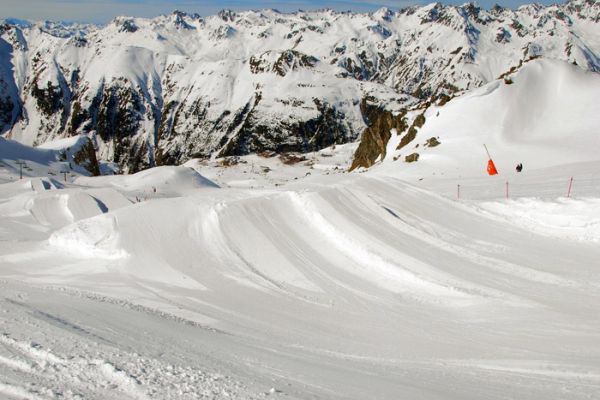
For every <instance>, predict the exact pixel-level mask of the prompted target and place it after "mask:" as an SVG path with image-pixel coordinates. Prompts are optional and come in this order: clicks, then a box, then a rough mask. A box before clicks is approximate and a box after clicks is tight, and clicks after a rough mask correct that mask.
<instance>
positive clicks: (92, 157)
mask: <svg viewBox="0 0 600 400" xmlns="http://www.w3.org/2000/svg"><path fill="white" fill-rule="evenodd" d="M73 161H74V162H75V163H76V164H77V165H80V166H82V167H83V168H85V169H86V170H87V171H88V172H89V173H90V174H91V175H92V176H99V175H100V164H99V163H98V159H97V158H96V148H95V147H94V143H92V141H91V140H90V139H87V141H86V142H85V144H83V145H82V146H81V147H80V149H79V150H78V151H77V152H75V153H74V154H73Z"/></svg>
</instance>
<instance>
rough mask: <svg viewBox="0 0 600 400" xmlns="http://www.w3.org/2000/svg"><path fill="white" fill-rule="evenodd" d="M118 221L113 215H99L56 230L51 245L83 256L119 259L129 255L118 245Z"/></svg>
mask: <svg viewBox="0 0 600 400" xmlns="http://www.w3.org/2000/svg"><path fill="white" fill-rule="evenodd" d="M116 225H117V221H116V218H115V217H114V216H112V215H98V216H96V217H92V218H88V219H85V220H82V221H79V222H77V223H75V224H72V225H69V226H66V227H64V228H63V229H60V230H58V231H56V232H54V233H53V234H52V235H51V236H50V238H49V239H48V243H49V244H50V246H53V247H57V248H59V249H61V250H63V251H66V252H68V253H71V254H75V255H79V256H82V257H98V258H107V259H118V258H122V257H125V256H127V253H125V252H124V251H123V250H122V249H120V248H119V247H118V239H119V238H118V234H117V232H116Z"/></svg>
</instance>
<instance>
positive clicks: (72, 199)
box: [27, 190, 110, 228]
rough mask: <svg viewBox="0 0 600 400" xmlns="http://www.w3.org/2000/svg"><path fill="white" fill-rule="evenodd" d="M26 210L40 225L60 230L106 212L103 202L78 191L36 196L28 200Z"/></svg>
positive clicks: (53, 192) (51, 192)
mask: <svg viewBox="0 0 600 400" xmlns="http://www.w3.org/2000/svg"><path fill="white" fill-rule="evenodd" d="M109 198H110V197H109ZM27 208H28V210H29V212H30V213H31V214H32V215H33V216H34V217H35V219H36V220H37V221H38V222H39V223H40V224H42V225H44V226H50V227H53V228H60V227H63V226H66V225H69V224H71V223H73V222H76V221H79V220H82V219H85V218H90V217H94V216H96V215H99V214H103V213H105V212H107V211H108V207H107V206H106V204H105V203H104V202H102V201H101V200H99V199H97V198H95V197H93V196H91V195H90V194H88V193H85V192H84V191H80V190H68V191H64V190H61V191H50V192H48V193H42V194H38V195H37V196H34V197H33V198H32V199H30V200H29V203H28V204H27Z"/></svg>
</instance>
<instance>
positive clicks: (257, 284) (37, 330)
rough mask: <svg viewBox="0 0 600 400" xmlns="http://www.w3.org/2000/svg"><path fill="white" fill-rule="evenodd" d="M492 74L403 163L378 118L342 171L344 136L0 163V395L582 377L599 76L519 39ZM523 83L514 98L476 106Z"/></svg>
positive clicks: (480, 394) (592, 332)
mask: <svg viewBox="0 0 600 400" xmlns="http://www.w3.org/2000/svg"><path fill="white" fill-rule="evenodd" d="M581 74H584V75H581ZM540 76H546V77H547V78H546V79H544V80H541V81H538V78H539V77H540ZM511 79H513V81H514V82H513V83H512V84H510V85H505V84H504V83H502V82H500V83H498V82H492V83H490V85H488V86H484V87H483V88H481V89H477V90H476V91H474V92H470V93H468V94H466V95H465V96H463V97H459V98H456V99H453V100H452V101H451V102H450V103H448V104H447V105H446V106H444V107H441V108H439V109H430V110H428V111H427V112H428V113H429V114H428V115H427V122H426V123H425V125H424V126H423V127H422V128H421V129H420V130H419V132H418V135H417V142H422V141H424V140H425V139H427V138H429V137H430V136H433V135H434V133H433V132H434V131H436V130H438V129H440V127H441V126H445V127H446V130H445V131H444V133H440V134H439V136H440V142H441V144H440V145H439V146H437V147H433V148H427V149H426V150H423V149H422V148H421V147H419V148H417V150H416V151H421V152H422V153H423V156H422V158H420V159H419V161H417V162H416V163H412V164H409V163H406V162H404V161H402V159H398V161H394V160H393V157H392V156H393V155H397V153H394V150H395V149H394V148H393V146H394V143H393V141H394V140H397V138H394V139H393V140H391V141H390V144H389V146H392V147H390V151H389V152H388V157H386V159H384V160H383V161H382V162H379V163H378V164H376V165H375V166H374V167H373V168H372V169H370V170H367V171H365V170H359V171H355V172H353V173H346V172H345V171H347V169H348V167H349V164H350V161H351V158H350V155H351V154H352V153H353V151H354V150H355V149H356V144H349V145H345V146H337V147H336V148H329V149H325V150H322V151H320V152H315V153H313V154H310V155H307V157H306V159H304V160H301V161H298V162H296V163H291V165H289V164H290V163H289V162H288V164H286V161H285V160H283V159H281V158H279V157H271V158H263V157H259V156H247V157H242V158H240V160H238V162H237V163H235V164H234V165H230V166H226V165H223V164H222V163H221V162H220V161H218V160H216V161H205V162H202V161H197V160H193V161H190V162H188V163H186V164H185V165H182V166H178V167H160V168H152V169H148V170H146V171H143V172H140V173H137V174H133V175H126V176H102V177H88V176H84V175H83V174H79V173H77V171H75V172H74V173H73V174H74V175H75V176H69V179H68V180H67V182H64V181H59V180H57V179H55V178H53V177H52V176H51V175H50V176H48V175H47V170H48V169H47V167H43V166H44V165H46V164H44V163H42V162H40V163H37V164H38V165H40V167H39V170H37V171H38V173H39V175H38V176H33V175H34V174H35V173H36V170H35V169H33V168H32V171H28V173H30V175H28V176H26V177H25V178H24V179H23V180H19V179H18V175H16V174H17V173H18V171H15V170H11V169H7V170H5V171H3V172H2V174H3V175H2V177H3V180H4V182H5V183H3V184H0V287H1V291H2V296H0V397H1V398H8V399H22V398H25V399H58V398H63V399H77V398H86V399H87V398H91V399H95V398H98V399H197V398H218V399H222V398H236V399H264V398H282V399H283V398H285V399H306V398H315V399H366V398H368V399H392V398H410V399H413V398H414V399H456V400H459V399H460V400H464V399H482V398H485V399H507V398H519V399H565V398H568V399H590V398H592V399H593V398H597V397H600V349H599V348H598V346H597V343H598V342H599V341H600V318H598V315H599V313H598V310H599V309H600V268H599V267H600V264H599V263H598V261H597V260H600V211H599V210H600V180H598V178H597V171H598V169H599V168H600V157H598V155H597V142H595V141H594V140H597V135H596V133H595V132H597V127H598V124H597V123H598V120H597V119H596V118H597V116H596V115H595V114H594V113H591V112H590V108H589V107H590V102H591V101H592V100H593V99H594V97H592V96H591V95H590V93H592V92H595V93H598V89H597V86H594V85H596V84H597V81H598V78H597V75H587V74H586V73H583V72H581V71H579V70H576V69H572V68H571V67H570V66H569V65H566V64H561V63H554V62H548V61H539V60H535V61H532V62H530V63H528V64H527V65H526V66H524V67H523V69H521V70H520V71H519V72H517V73H516V74H515V75H514V76H512V77H511ZM578 80H581V85H580V86H574V87H575V88H576V89H577V90H578V91H579V93H580V96H574V97H568V96H567V97H564V98H563V96H562V94H564V93H567V92H568V91H565V92H562V91H559V92H558V94H559V95H557V96H551V97H549V98H546V97H544V96H542V94H543V93H545V91H546V90H550V89H551V88H552V87H557V86H558V87H559V88H560V87H561V82H567V83H569V85H571V84H572V83H573V82H577V81H578ZM530 82H538V83H539V84H535V85H533V84H531V85H533V86H531V87H530ZM502 85H505V86H502ZM523 87H525V89H527V88H528V89H527V90H525V89H523ZM521 90H525V92H523V93H530V95H531V98H529V99H527V100H528V101H524V102H523V103H522V104H521V107H522V108H523V109H522V110H521V109H518V110H513V111H514V112H513V114H514V117H515V118H514V119H510V118H509V119H507V118H506V116H505V115H502V114H501V113H499V112H493V111H494V110H497V109H498V107H501V106H502V107H503V108H501V109H505V108H506V107H508V106H507V105H506V104H507V103H503V102H507V101H508V99H509V98H511V97H512V96H514V95H515V91H516V92H517V93H520V91H521ZM565 90H566V89H565ZM538 91H540V92H538ZM540 93H541V94H540ZM576 102H580V103H581V104H576ZM555 103H559V104H558V105H556V104H555ZM503 104H504V105H503ZM528 107H530V108H531V110H530V111H531V112H528V109H527V108H528ZM536 107H541V108H536ZM472 110H476V111H477V112H473V111H472ZM533 110H537V111H536V112H537V114H533ZM547 110H551V111H552V112H549V111H547ZM468 111H471V113H468ZM438 112H439V116H437V113H438ZM519 115H520V117H519ZM529 115H540V116H542V117H541V120H540V121H541V122H539V124H536V125H534V126H533V127H531V128H530V129H525V130H523V131H522V132H521V133H520V134H519V135H517V136H513V135H512V133H514V132H515V129H514V126H513V125H511V123H513V121H514V120H516V119H517V120H518V118H522V121H523V123H525V122H526V120H527V118H528V116H529ZM568 116H572V117H573V120H575V121H578V122H577V123H575V122H572V121H567V122H569V123H566V122H564V121H566V119H565V118H566V117H568ZM459 117H461V118H462V119H460V121H462V122H460V124H459V122H457V121H459ZM553 118H554V119H553ZM438 120H439V121H440V122H438ZM444 121H445V122H444ZM502 121H504V122H502ZM561 121H563V122H561ZM509 122H510V123H509ZM551 129H554V130H551ZM548 132H550V133H548ZM561 135H562V136H561ZM436 136H437V135H436ZM453 140H455V141H456V142H455V143H453ZM483 142H485V143H487V144H488V146H489V147H490V150H492V153H493V157H494V160H495V161H496V163H497V165H498V167H499V170H500V174H499V175H498V176H495V177H489V176H486V175H485V169H484V168H485V163H486V161H487V159H486V156H485V153H484V151H483V149H482V148H481V147H482V146H481V144H482V143H483ZM2 143H3V142H0V144H2ZM415 143H416V142H415ZM557 143H560V153H561V154H562V156H561V157H558V156H556V157H552V155H553V154H556V153H557V150H556V148H557V146H558V144H557ZM586 143H587V146H586V145H585V144H586ZM412 145H414V144H411V146H412ZM594 146H595V148H594ZM28 149H29V150H28V151H29V153H27V154H31V155H32V156H31V158H35V157H37V154H38V153H37V151H41V150H36V151H35V152H34V151H33V150H35V149H33V150H32V149H31V148H28ZM0 150H1V147H0ZM411 150H412V149H411ZM463 150H464V151H463ZM401 152H402V153H405V152H406V150H402V151H401ZM481 153H483V154H481ZM44 154H45V153H44ZM34 155H35V157H34ZM525 156H526V157H525ZM19 157H20V158H23V156H19ZM5 158H6V157H5ZM35 159H36V160H40V158H35ZM50 160H51V159H50ZM515 160H516V161H522V162H523V163H524V166H525V169H524V172H522V173H520V174H517V173H515V172H513V169H512V168H513V164H515V163H516V162H515ZM571 177H574V180H573V185H572V190H571V193H570V194H569V195H570V197H567V185H568V184H569V182H570V178H571ZM507 181H508V182H509V196H508V199H507V198H506V193H505V184H506V182H507ZM458 185H461V196H460V198H457V197H458V196H457V194H458V193H457V189H458Z"/></svg>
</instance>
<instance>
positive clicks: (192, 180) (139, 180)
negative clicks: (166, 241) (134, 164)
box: [75, 166, 219, 194]
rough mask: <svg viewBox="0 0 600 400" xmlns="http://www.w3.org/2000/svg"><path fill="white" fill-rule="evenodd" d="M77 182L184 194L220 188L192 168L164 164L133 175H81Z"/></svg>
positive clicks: (94, 185)
mask: <svg viewBox="0 0 600 400" xmlns="http://www.w3.org/2000/svg"><path fill="white" fill-rule="evenodd" d="M75 183H77V184H79V185H82V186H88V187H106V186H112V187H115V188H117V189H120V190H124V191H154V190H156V192H160V193H163V194H164V193H168V194H183V193H187V192H190V191H193V190H196V189H200V188H218V187H219V186H218V185H217V184H216V183H214V182H212V181H211V180H209V179H207V178H205V177H204V176H202V175H200V174H199V173H198V172H197V171H195V170H194V169H192V168H189V167H184V166H163V167H155V168H150V169H147V170H145V171H141V172H138V173H136V174H133V175H114V176H101V177H94V178H88V177H79V178H77V179H76V180H75Z"/></svg>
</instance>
